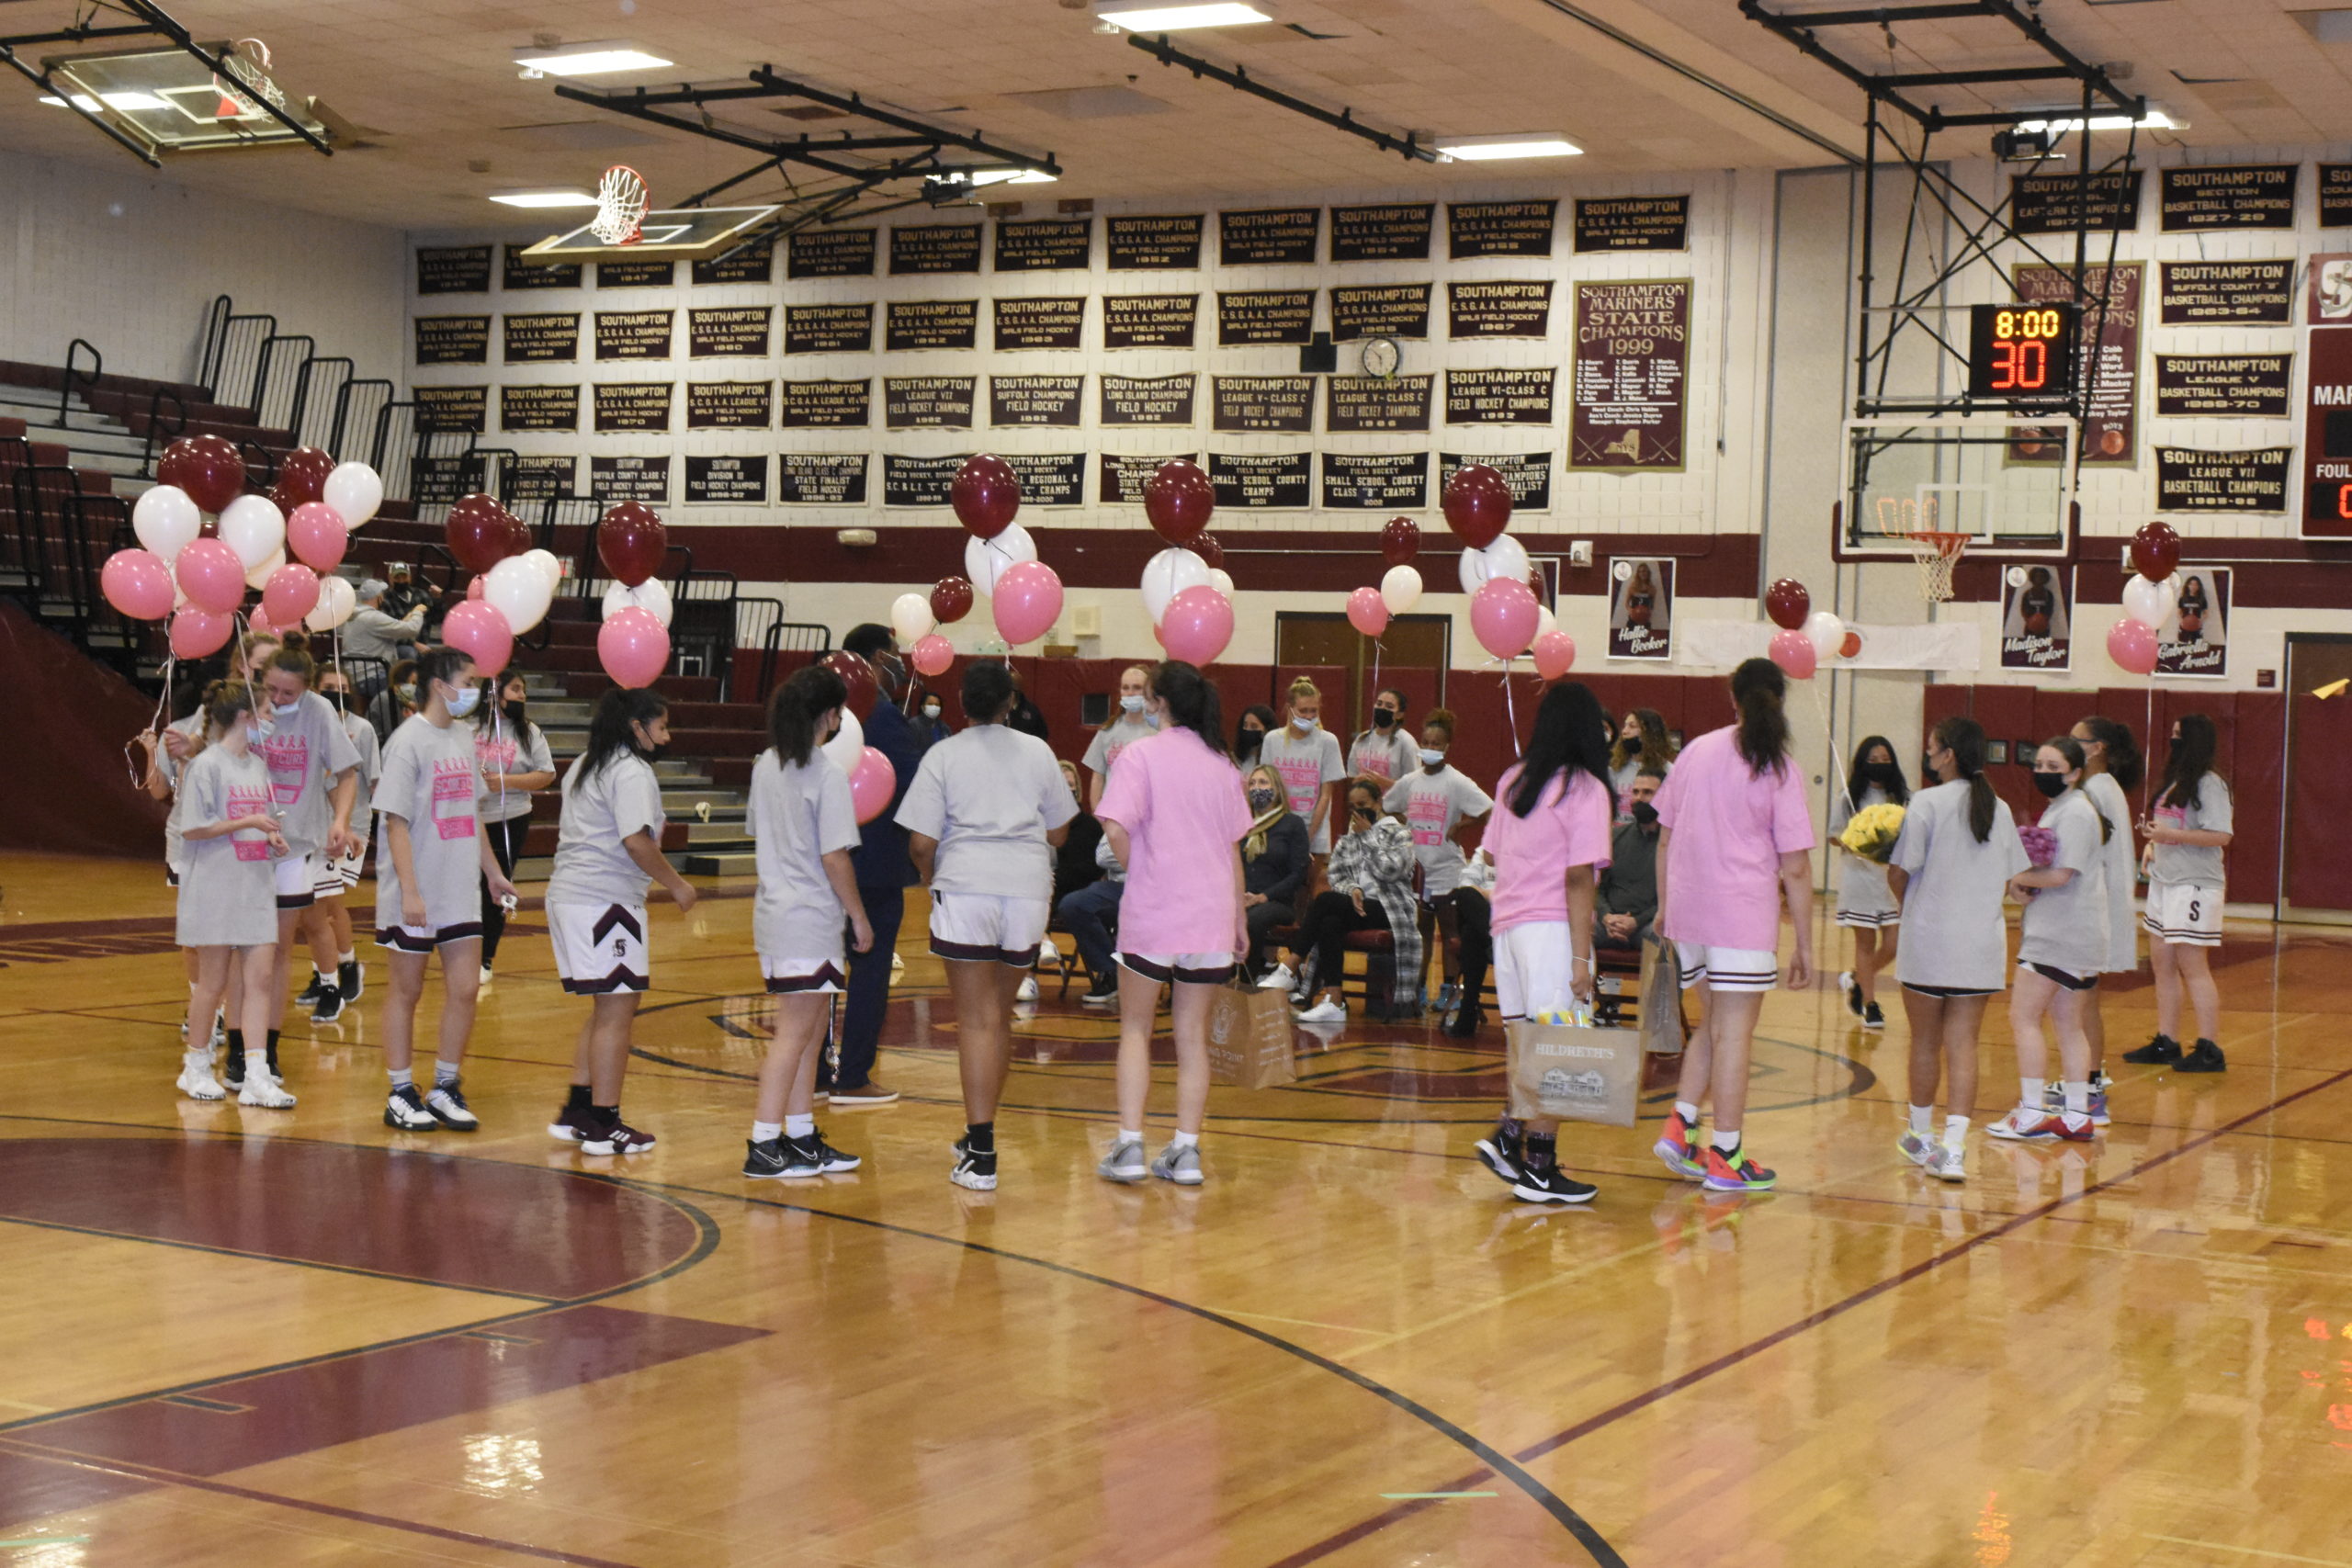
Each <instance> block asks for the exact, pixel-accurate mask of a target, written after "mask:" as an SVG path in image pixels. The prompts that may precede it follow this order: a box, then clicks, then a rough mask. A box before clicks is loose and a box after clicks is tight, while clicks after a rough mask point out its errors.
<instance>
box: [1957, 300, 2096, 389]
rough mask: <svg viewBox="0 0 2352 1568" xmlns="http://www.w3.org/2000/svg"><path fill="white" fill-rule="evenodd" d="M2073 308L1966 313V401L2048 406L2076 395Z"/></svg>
mask: <svg viewBox="0 0 2352 1568" xmlns="http://www.w3.org/2000/svg"><path fill="white" fill-rule="evenodd" d="M2081 321H2082V311H2081V309H2080V307H2078V306H2075V305H2056V304H2037V305H1972V306H1970V307H1969V308H1968V395H1969V396H1970V397H1971V398H1974V399H1977V400H1982V401H1987V402H2035V403H2046V402H2052V401H2056V400H2063V399H2066V398H2071V397H2073V396H2074V395H2075V344H2076V343H2078V342H2079V341H2081V340H2080V338H2079V336H2078V329H2079V327H2080V325H2081Z"/></svg>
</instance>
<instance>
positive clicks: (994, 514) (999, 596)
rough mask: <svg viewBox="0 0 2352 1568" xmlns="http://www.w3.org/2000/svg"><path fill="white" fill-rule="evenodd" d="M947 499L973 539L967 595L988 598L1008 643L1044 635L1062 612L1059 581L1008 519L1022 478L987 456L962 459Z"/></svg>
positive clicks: (967, 547)
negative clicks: (976, 594)
mask: <svg viewBox="0 0 2352 1568" xmlns="http://www.w3.org/2000/svg"><path fill="white" fill-rule="evenodd" d="M947 499H948V502H949V503H950V504H951V505H953V506H954V507H955V509H956V521H957V522H959V523H961V524H963V525H964V527H965V530H966V531H967V533H969V534H970V535H971V537H970V538H969V539H967V540H965V541H964V574H965V577H966V578H967V579H969V581H967V582H965V583H964V587H965V591H966V592H967V594H968V593H970V592H974V591H977V592H980V593H984V594H986V595H987V596H988V598H989V602H990V609H991V610H992V612H993V613H994V615H995V616H996V629H997V630H998V631H999V632H1001V633H1002V634H1003V635H1004V640H1005V641H1006V642H1007V643H1009V644H1010V643H1023V642H1034V641H1035V640H1036V639H1037V638H1039V637H1043V636H1045V635H1046V631H1047V630H1048V629H1050V628H1051V627H1052V626H1053V624H1054V622H1055V621H1056V620H1057V618H1058V617H1059V616H1060V615H1061V613H1062V580H1061V579H1060V578H1058V577H1057V576H1055V575H1054V569H1053V568H1052V567H1049V566H1047V565H1046V564H1045V562H1043V561H1041V560H1039V559H1038V558H1037V541H1036V540H1035V539H1033V538H1031V537H1030V536H1029V530H1028V529H1026V528H1023V526H1022V525H1020V524H1018V523H1015V522H1014V521H1013V520H1012V519H1013V518H1014V516H1015V515H1016V514H1018V513H1019V512H1020V511H1021V478H1020V476H1019V475H1017V474H1015V473H1014V472H1013V471H1012V464H1010V463H1008V462H1006V461H1005V460H1004V459H1003V458H1001V457H997V456H996V455H995V454H994V453H990V452H981V453H978V454H977V455H975V456H973V457H967V458H966V459H965V460H964V466H963V467H962V468H958V469H957V470H956V482H955V483H954V484H953V485H951V486H950V487H949V488H948V491H947ZM956 581H959V580H958V579H956V578H947V579H944V580H943V581H941V582H940V583H939V584H938V585H937V586H936V587H934V588H933V590H932V596H933V599H934V600H935V599H937V598H938V597H939V595H940V594H941V593H942V592H944V590H946V589H947V587H948V586H949V584H951V583H954V582H956ZM967 604H968V601H967ZM951 618H952V617H951ZM941 640H942V641H943V642H944V641H945V640H946V639H945V638H944V637H943V638H942V639H941ZM951 657H952V654H951ZM917 668H921V666H917Z"/></svg>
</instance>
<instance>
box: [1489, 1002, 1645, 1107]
mask: <svg viewBox="0 0 2352 1568" xmlns="http://www.w3.org/2000/svg"><path fill="white" fill-rule="evenodd" d="M1505 1033H1506V1038H1507V1039H1508V1040H1509V1042H1510V1058H1509V1059H1510V1113H1511V1114H1512V1115H1513V1116H1515V1117H1518V1118H1520V1119H1521V1120H1522V1121H1524V1120H1526V1119H1527V1118H1529V1117H1532V1116H1552V1117H1558V1118H1559V1119H1561V1120H1562V1121H1566V1122H1601V1123H1603V1124H1605V1125H1608V1126H1611V1127H1630V1126H1632V1125H1633V1124H1634V1108H1635V1105H1636V1103H1637V1102H1638V1100H1639V1099H1640V1096H1641V1085H1642V1055H1643V1053H1642V1036H1641V1032H1640V1031H1639V1030H1634V1029H1593V1028H1588V1027H1584V1026H1580V1025H1577V1024H1572V1023H1570V1024H1560V1023H1525V1022H1521V1023H1514V1024H1511V1025H1510V1026H1509V1028H1508V1029H1507V1031H1506V1032H1505Z"/></svg>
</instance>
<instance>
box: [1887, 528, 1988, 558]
mask: <svg viewBox="0 0 2352 1568" xmlns="http://www.w3.org/2000/svg"><path fill="white" fill-rule="evenodd" d="M1904 537H1905V538H1906V539H1908V540H1910V541H1911V542H1912V543H1913V544H1914V545H1923V546H1925V547H1928V548H1929V549H1931V550H1933V551H1935V552H1936V554H1938V555H1939V556H1941V557H1943V558H1944V559H1946V560H1958V559H1959V558H1961V556H1962V554H1963V553H1964V552H1965V551H1966V550H1967V548H1968V547H1969V545H1970V543H1971V542H1972V541H1973V540H1974V539H1975V537H1976V536H1975V535H1973V534H1953V533H1947V532H1944V531H1942V530H1939V529H1933V528H1922V529H1918V530H1916V531H1914V532H1912V533H1908V534H1905V535H1904Z"/></svg>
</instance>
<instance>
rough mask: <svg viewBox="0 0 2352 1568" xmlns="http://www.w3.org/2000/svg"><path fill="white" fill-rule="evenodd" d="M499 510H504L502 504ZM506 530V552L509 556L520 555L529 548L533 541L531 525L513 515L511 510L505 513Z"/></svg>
mask: <svg viewBox="0 0 2352 1568" xmlns="http://www.w3.org/2000/svg"><path fill="white" fill-rule="evenodd" d="M499 510H500V511H501V512H505V511H506V509H505V508H504V507H503V506H502V507H500V508H499ZM506 532H507V536H508V537H507V542H506V553H507V554H508V555H510V556H519V555H521V554H522V553H523V552H524V551H526V550H527V549H529V548H530V547H531V546H532V544H533V542H534V541H533V540H532V538H531V525H529V524H528V523H526V522H524V521H523V520H522V519H521V518H520V517H517V516H515V514H514V513H512V512H507V513H506Z"/></svg>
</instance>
